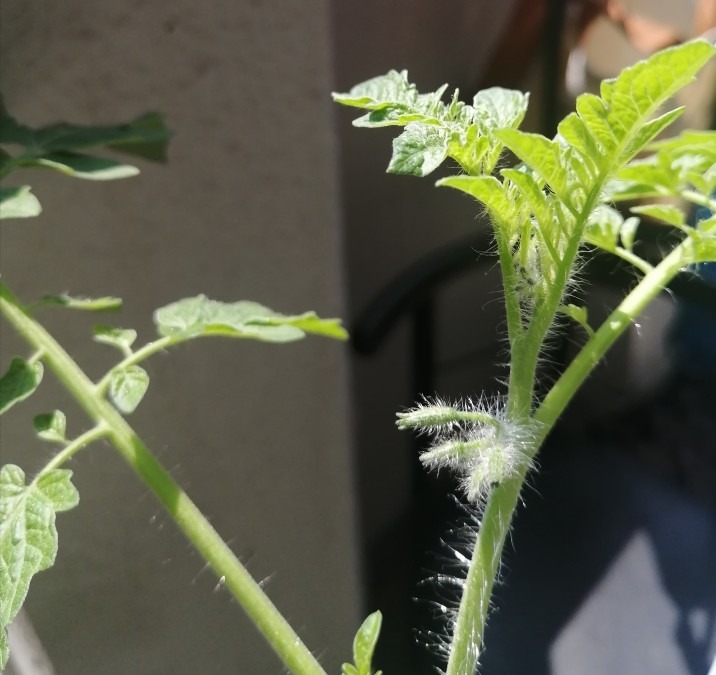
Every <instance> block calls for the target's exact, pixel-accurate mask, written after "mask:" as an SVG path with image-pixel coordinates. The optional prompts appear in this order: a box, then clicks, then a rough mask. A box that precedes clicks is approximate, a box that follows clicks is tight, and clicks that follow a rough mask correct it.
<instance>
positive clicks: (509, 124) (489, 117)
mask: <svg viewBox="0 0 716 675" xmlns="http://www.w3.org/2000/svg"><path fill="white" fill-rule="evenodd" d="M529 99H530V95H529V94H525V93H523V92H521V91H517V90H515V89H503V88H502V87H490V88H489V89H483V90H482V91H479V92H478V93H477V94H475V98H474V99H473V101H472V106H473V108H474V109H475V112H476V119H477V122H478V124H479V126H480V130H481V131H482V133H484V134H488V133H490V132H492V131H494V130H495V129H506V128H512V129H516V128H517V127H518V126H520V124H521V123H522V120H523V119H524V117H525V113H526V112H527V105H528V103H529Z"/></svg>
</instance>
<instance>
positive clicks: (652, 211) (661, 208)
mask: <svg viewBox="0 0 716 675" xmlns="http://www.w3.org/2000/svg"><path fill="white" fill-rule="evenodd" d="M631 212H632V213H638V214H639V215H641V216H649V217H650V218H654V219H655V220H660V221H662V222H664V223H667V224H668V225H673V226H674V227H682V226H683V225H685V224H686V216H685V215H684V212H683V211H682V210H681V209H677V208H676V207H675V206H670V205H669V204H646V205H644V206H633V207H632V208H631Z"/></svg>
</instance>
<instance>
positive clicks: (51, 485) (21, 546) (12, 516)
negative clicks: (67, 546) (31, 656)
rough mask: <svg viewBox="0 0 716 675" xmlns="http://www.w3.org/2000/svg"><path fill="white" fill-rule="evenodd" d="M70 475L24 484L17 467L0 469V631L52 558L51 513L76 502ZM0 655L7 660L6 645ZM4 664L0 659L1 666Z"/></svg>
mask: <svg viewBox="0 0 716 675" xmlns="http://www.w3.org/2000/svg"><path fill="white" fill-rule="evenodd" d="M71 476H72V472H71V471H68V470H66V469H55V470H54V471H50V472H48V473H47V474H45V475H44V476H42V477H41V478H40V479H39V480H37V481H35V482H33V483H31V484H30V485H25V474H24V472H23V471H22V469H20V468H19V467H17V466H14V465H12V464H8V465H6V466H4V467H2V469H0V598H2V603H0V633H3V634H4V631H5V630H6V629H7V627H8V626H9V625H10V623H11V622H12V620H13V619H14V618H15V616H16V615H17V613H18V611H19V610H20V607H22V604H23V602H24V600H25V597H26V596H27V592H28V589H29V587H30V581H31V580H32V577H33V576H34V575H35V574H37V573H38V572H41V571H43V570H46V569H47V568H48V567H51V566H52V564H53V563H54V562H55V557H56V555H57V529H56V527H55V517H56V514H57V513H58V512H61V511H67V510H69V509H71V508H73V507H75V506H76V505H77V503H78V502H79V495H78V493H77V490H76V489H75V487H74V486H73V485H72V483H71V482H70V478H71ZM0 639H1V638H0ZM6 647H7V645H6ZM0 657H2V658H4V659H5V661H6V660H7V649H6V648H5V650H4V654H2V650H0ZM5 665H6V664H5V663H3V662H0V669H2V668H4V666H5Z"/></svg>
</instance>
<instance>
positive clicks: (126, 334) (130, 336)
mask: <svg viewBox="0 0 716 675" xmlns="http://www.w3.org/2000/svg"><path fill="white" fill-rule="evenodd" d="M92 332H93V333H94V339H95V341H96V342H101V343H102V344H106V345H111V346H112V347H117V348H118V349H120V350H121V351H122V352H124V353H128V352H129V351H131V348H132V345H133V344H134V341H135V340H136V339H137V331H136V330H133V329H132V328H115V327H114V326H104V325H97V326H93V327H92Z"/></svg>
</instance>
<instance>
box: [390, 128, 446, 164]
mask: <svg viewBox="0 0 716 675" xmlns="http://www.w3.org/2000/svg"><path fill="white" fill-rule="evenodd" d="M449 141H450V134H449V132H448V130H447V129H444V128H442V127H436V126H432V125H425V124H417V123H411V124H408V126H407V127H406V128H405V131H404V132H403V133H402V134H400V136H398V137H397V138H396V139H394V140H393V156H392V158H391V160H390V164H389V165H388V173H398V174H407V175H410V176H421V177H422V176H427V175H428V174H429V173H431V172H432V171H434V170H435V169H437V168H438V167H439V166H440V164H442V162H443V160H444V159H445V158H446V157H447V154H448V145H449Z"/></svg>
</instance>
